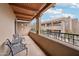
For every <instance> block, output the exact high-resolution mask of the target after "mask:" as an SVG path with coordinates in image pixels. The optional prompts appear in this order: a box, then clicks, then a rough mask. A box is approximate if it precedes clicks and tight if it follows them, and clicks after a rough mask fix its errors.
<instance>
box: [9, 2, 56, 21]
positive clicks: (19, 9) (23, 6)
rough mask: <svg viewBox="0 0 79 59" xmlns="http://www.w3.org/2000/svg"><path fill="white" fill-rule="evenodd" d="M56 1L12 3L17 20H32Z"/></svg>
mask: <svg viewBox="0 0 79 59" xmlns="http://www.w3.org/2000/svg"><path fill="white" fill-rule="evenodd" d="M54 5H55V3H10V6H11V7H12V9H13V11H14V13H15V15H16V18H17V20H25V21H31V20H32V19H34V18H35V17H37V16H38V15H40V14H41V13H42V12H44V11H46V10H47V9H48V8H50V7H52V6H54Z"/></svg>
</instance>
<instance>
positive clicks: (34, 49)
mask: <svg viewBox="0 0 79 59" xmlns="http://www.w3.org/2000/svg"><path fill="white" fill-rule="evenodd" d="M24 37H25V39H26V40H25V41H24V43H26V44H27V45H26V46H27V47H28V53H27V56H45V54H44V52H43V51H42V50H41V49H40V48H39V47H38V46H37V45H36V43H35V42H34V41H33V40H32V39H31V38H30V37H29V36H24ZM16 55H17V56H25V55H26V51H22V52H20V53H18V54H16Z"/></svg>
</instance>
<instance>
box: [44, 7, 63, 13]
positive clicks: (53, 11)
mask: <svg viewBox="0 0 79 59" xmlns="http://www.w3.org/2000/svg"><path fill="white" fill-rule="evenodd" d="M63 12H64V11H63V9H56V10H53V9H52V8H51V9H48V10H47V11H46V12H45V13H49V14H61V13H63Z"/></svg>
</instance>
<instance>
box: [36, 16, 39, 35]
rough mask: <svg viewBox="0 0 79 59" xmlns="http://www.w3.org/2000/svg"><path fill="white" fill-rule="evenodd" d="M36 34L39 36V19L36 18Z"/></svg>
mask: <svg viewBox="0 0 79 59" xmlns="http://www.w3.org/2000/svg"><path fill="white" fill-rule="evenodd" d="M36 33H37V34H40V18H39V17H36Z"/></svg>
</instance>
